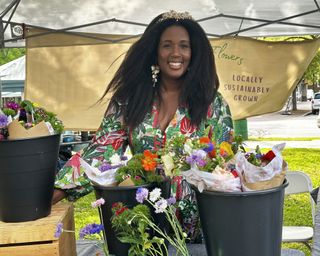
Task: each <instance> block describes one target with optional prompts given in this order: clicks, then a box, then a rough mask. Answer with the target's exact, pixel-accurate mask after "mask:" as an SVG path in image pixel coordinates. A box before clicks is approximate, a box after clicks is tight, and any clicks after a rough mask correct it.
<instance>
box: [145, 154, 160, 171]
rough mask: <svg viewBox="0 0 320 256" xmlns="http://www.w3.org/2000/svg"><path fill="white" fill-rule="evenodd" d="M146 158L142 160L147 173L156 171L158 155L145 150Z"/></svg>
mask: <svg viewBox="0 0 320 256" xmlns="http://www.w3.org/2000/svg"><path fill="white" fill-rule="evenodd" d="M143 156H144V158H142V160H141V161H142V166H143V168H144V169H145V170H146V171H154V170H155V169H156V166H157V161H156V160H155V159H157V158H158V156H157V154H153V153H151V152H150V150H145V151H144V152H143Z"/></svg>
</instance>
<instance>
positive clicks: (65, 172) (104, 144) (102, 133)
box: [55, 108, 128, 201]
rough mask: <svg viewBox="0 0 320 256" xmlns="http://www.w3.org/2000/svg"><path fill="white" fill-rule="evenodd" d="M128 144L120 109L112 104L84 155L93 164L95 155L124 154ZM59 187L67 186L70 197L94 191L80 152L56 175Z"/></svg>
mask: <svg viewBox="0 0 320 256" xmlns="http://www.w3.org/2000/svg"><path fill="white" fill-rule="evenodd" d="M127 145H128V132H127V129H126V127H125V126H124V122H123V117H122V115H121V113H120V110H118V109H116V108H111V109H110V110H109V111H108V112H107V113H106V114H105V116H104V118H103V120H102V122H101V125H100V127H99V129H98V130H97V132H96V134H95V136H94V137H93V139H92V141H91V142H90V144H89V145H88V146H87V147H86V148H85V149H84V150H83V153H82V154H81V158H82V159H84V160H85V161H86V162H88V163H89V164H91V162H92V160H93V159H97V160H104V159H105V160H109V159H110V157H112V156H113V155H114V154H118V155H119V156H122V155H123V154H124V152H125V150H126V147H127ZM55 187H56V188H60V189H64V190H65V192H66V193H67V196H68V200H69V201H75V200H76V199H78V198H80V197H82V196H84V195H86V194H88V193H90V192H91V191H92V190H93V188H92V186H91V184H90V181H89V180H88V179H87V177H86V175H85V173H84V171H83V168H81V165H80V162H79V154H76V155H74V156H72V157H71V158H70V159H69V160H68V162H67V163H66V164H65V165H64V166H63V168H62V169H61V170H60V171H59V172H58V174H57V176H56V182H55Z"/></svg>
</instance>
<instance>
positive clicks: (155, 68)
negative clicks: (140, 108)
mask: <svg viewBox="0 0 320 256" xmlns="http://www.w3.org/2000/svg"><path fill="white" fill-rule="evenodd" d="M151 73H152V82H153V85H152V87H153V88H154V87H156V83H157V82H158V74H159V73H160V68H159V66H158V65H152V66H151Z"/></svg>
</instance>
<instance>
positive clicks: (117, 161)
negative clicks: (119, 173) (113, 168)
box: [110, 154, 121, 164]
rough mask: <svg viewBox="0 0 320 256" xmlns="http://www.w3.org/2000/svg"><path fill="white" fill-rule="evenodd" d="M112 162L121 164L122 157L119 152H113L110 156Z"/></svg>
mask: <svg viewBox="0 0 320 256" xmlns="http://www.w3.org/2000/svg"><path fill="white" fill-rule="evenodd" d="M110 162H111V164H120V163H121V158H120V156H119V155H118V154H113V155H112V157H110Z"/></svg>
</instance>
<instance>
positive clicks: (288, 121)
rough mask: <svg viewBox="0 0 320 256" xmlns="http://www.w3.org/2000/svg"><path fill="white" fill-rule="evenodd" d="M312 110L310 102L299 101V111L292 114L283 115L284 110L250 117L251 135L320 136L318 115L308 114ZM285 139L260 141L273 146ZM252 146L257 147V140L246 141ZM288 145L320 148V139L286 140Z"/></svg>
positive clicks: (282, 136)
mask: <svg viewBox="0 0 320 256" xmlns="http://www.w3.org/2000/svg"><path fill="white" fill-rule="evenodd" d="M309 111H310V102H309V101H308V102H299V103H298V111H296V112H293V113H292V114H291V115H283V113H284V111H283V110H282V111H279V112H276V113H271V114H266V115H262V116H257V117H250V118H248V119H247V121H248V134H249V137H258V138H271V137H272V138H277V137H278V138H302V137H304V138H306V137H318V138H320V129H319V128H318V127H317V125H316V118H317V115H311V114H310V115H306V114H308V112H309ZM281 142H283V141H264V142H258V143H259V145H260V146H261V147H267V148H271V147H272V146H273V145H275V144H278V143H281ZM246 143H247V146H248V147H250V148H255V146H256V145H257V142H246ZM286 147H293V148H320V140H319V139H317V140H312V141H286Z"/></svg>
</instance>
